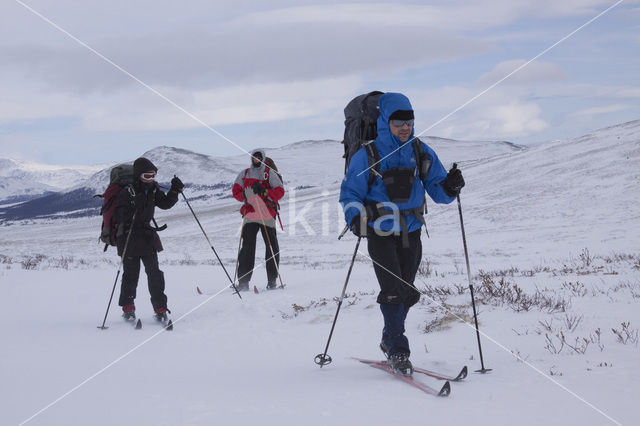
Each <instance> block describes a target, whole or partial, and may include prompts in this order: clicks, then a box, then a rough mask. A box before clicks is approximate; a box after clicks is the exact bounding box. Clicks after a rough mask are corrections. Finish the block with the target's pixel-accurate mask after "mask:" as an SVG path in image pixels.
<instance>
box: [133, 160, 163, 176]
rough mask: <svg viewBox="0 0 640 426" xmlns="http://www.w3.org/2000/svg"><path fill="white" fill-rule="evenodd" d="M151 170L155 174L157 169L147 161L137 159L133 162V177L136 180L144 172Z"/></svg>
mask: <svg viewBox="0 0 640 426" xmlns="http://www.w3.org/2000/svg"><path fill="white" fill-rule="evenodd" d="M151 170H153V171H154V172H157V171H158V168H157V167H156V166H154V165H153V163H152V162H151V161H149V160H147V159H146V158H144V157H140V158H137V159H136V161H134V162H133V176H134V177H135V178H136V179H138V178H139V177H140V175H141V174H143V173H144V172H148V171H151Z"/></svg>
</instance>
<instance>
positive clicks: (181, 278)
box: [0, 121, 640, 425]
mask: <svg viewBox="0 0 640 426" xmlns="http://www.w3.org/2000/svg"><path fill="white" fill-rule="evenodd" d="M434 146H435V148H436V150H437V151H438V152H439V154H440V156H441V158H442V160H443V162H445V163H446V165H450V164H451V163H453V162H454V161H457V162H458V163H459V164H460V168H461V169H462V170H463V172H464V175H465V179H466V181H467V187H466V188H465V189H464V191H463V194H462V197H461V198H462V203H463V209H464V210H463V212H464V219H465V227H466V231H467V240H468V245H469V249H470V260H471V269H472V274H473V281H474V287H475V290H476V299H477V302H478V308H479V311H480V329H481V331H482V332H483V333H484V335H483V337H482V344H483V351H484V360H485V365H486V366H487V367H489V368H493V371H492V372H491V373H489V374H486V375H480V374H477V373H473V372H472V373H470V375H469V377H468V378H467V379H466V380H465V381H464V382H457V383H452V393H451V396H450V397H448V398H435V397H430V396H428V395H425V394H423V393H421V392H419V391H418V390H416V389H415V388H412V387H410V386H408V385H406V384H404V383H402V382H400V381H398V380H396V379H394V378H392V377H390V376H388V375H386V374H384V373H382V372H380V371H378V370H375V369H373V368H370V367H367V366H365V365H363V364H360V363H357V362H356V361H354V360H352V359H350V357H353V356H356V357H362V358H372V359H378V358H380V357H381V354H380V353H379V350H378V348H377V345H378V342H379V339H380V329H381V325H382V318H381V315H380V313H379V309H378V306H377V304H376V303H375V297H376V291H377V283H376V281H375V277H374V274H373V270H372V267H371V262H370V260H369V259H368V257H367V250H366V242H365V243H364V244H363V245H361V248H360V253H359V255H358V257H357V262H356V265H355V267H354V271H353V274H352V277H351V281H350V283H349V286H348V289H347V292H348V297H347V298H346V299H345V302H344V304H343V307H342V310H341V313H340V317H339V318H338V323H337V326H336V331H335V333H334V336H333V340H332V342H331V346H330V347H329V351H328V352H329V354H330V355H331V356H332V358H333V363H332V364H330V365H328V366H326V367H324V368H322V369H320V368H319V367H318V366H317V365H315V364H314V362H313V359H314V357H315V355H316V354H318V353H322V352H323V350H324V347H325V344H326V341H327V337H328V334H329V330H330V327H331V322H332V320H333V317H334V314H335V309H336V303H335V298H337V297H339V295H340V292H341V290H342V286H343V284H344V279H345V275H346V271H347V268H348V263H349V260H350V258H351V255H352V253H353V250H354V247H355V238H354V237H353V236H351V235H349V236H347V237H345V238H344V239H343V240H342V241H339V242H338V241H337V240H336V235H337V234H338V233H339V231H340V229H341V227H342V225H343V224H342V223H341V221H340V218H339V216H338V208H337V206H336V205H337V196H338V191H339V181H340V179H341V176H342V168H343V162H342V159H341V158H340V157H341V149H342V148H341V146H340V145H338V144H335V145H332V144H329V143H328V142H327V143H326V144H321V145H318V144H315V145H314V144H313V143H308V144H300V145H298V146H296V147H295V149H291V148H290V149H289V150H282V151H278V150H274V151H273V152H271V154H273V156H274V158H275V159H276V161H277V162H278V165H279V167H280V168H281V169H282V171H283V173H284V174H285V181H286V182H287V187H288V188H289V189H292V188H295V187H302V188H299V189H297V190H295V191H290V192H289V198H288V200H285V201H284V202H283V203H282V207H283V210H282V216H283V222H284V224H285V228H286V230H285V232H281V233H280V246H281V249H282V256H281V257H282V264H281V274H282V277H283V280H284V282H285V284H286V286H287V287H286V289H285V290H284V291H280V290H279V291H273V292H266V291H261V292H260V294H254V293H253V292H251V293H243V299H242V300H239V299H238V297H237V296H235V295H233V294H232V293H231V292H230V291H229V290H226V289H225V287H226V285H227V281H226V276H225V274H224V272H223V271H222V269H221V268H220V266H219V265H217V264H216V262H214V261H213V259H214V256H213V253H212V252H211V249H210V248H209V247H208V245H207V242H206V240H205V239H204V237H203V236H202V234H201V232H200V230H199V228H198V226H197V224H196V223H195V221H194V220H193V217H192V216H191V213H190V212H189V210H188V209H187V208H186V206H185V203H184V202H183V201H181V202H180V203H179V205H178V206H176V207H175V208H174V209H172V210H170V211H167V212H158V214H157V219H158V222H159V223H167V224H168V225H169V228H168V230H167V231H165V232H163V233H162V234H161V238H162V239H163V243H164V246H165V251H164V252H162V253H161V254H160V258H161V261H162V264H163V270H164V271H165V276H166V281H167V294H168V296H169V306H170V308H171V310H172V311H173V320H174V323H175V330H173V331H171V332H163V331H162V329H161V328H160V327H159V326H158V325H156V324H154V323H153V322H152V319H151V307H150V304H149V302H148V292H147V290H146V285H145V284H144V283H145V277H144V274H143V275H142V277H141V284H140V286H139V288H138V299H137V306H138V313H139V316H141V318H142V321H143V323H144V325H143V329H142V330H138V331H136V330H133V329H132V327H131V326H129V325H128V324H126V323H124V322H123V321H122V320H121V319H120V318H119V315H120V313H119V310H118V307H117V306H113V305H112V308H111V311H110V314H109V317H108V319H107V324H108V325H109V326H110V328H109V329H108V330H105V331H101V330H98V329H96V326H97V325H99V324H101V323H102V319H103V316H104V311H105V308H106V304H107V301H108V298H109V294H110V291H111V287H112V285H113V282H114V278H115V275H116V270H117V257H116V256H115V254H114V252H113V251H112V250H111V249H110V250H109V251H108V252H107V253H106V254H105V253H103V252H102V250H101V247H100V245H99V244H97V242H96V240H97V234H98V231H99V218H84V219H76V220H65V219H60V220H53V221H52V220H49V221H35V222H30V223H24V224H12V225H8V226H2V227H0V286H1V288H2V294H3V297H2V301H1V302H0V303H1V304H2V306H0V319H1V320H2V323H3V327H2V331H0V339H1V341H2V345H0V380H1V381H2V383H3V386H2V387H1V388H0V423H2V424H20V423H22V422H25V421H27V424H30V425H31V424H33V425H39V424H41V425H70V424H73V425H89V424H90V425H113V424H145V425H147V424H148V425H176V424H186V425H209V424H229V423H233V424H238V425H251V424H260V425H298V424H305V425H326V424H340V425H342V424H365V425H379V424H389V423H393V424H402V423H414V424H452V425H458V424H478V425H513V424H519V425H538V424H545V425H556V424H557V425H567V424H580V425H601V424H616V423H619V424H625V425H633V424H638V419H639V418H640V417H639V415H638V410H637V408H635V407H634V403H635V402H636V400H637V395H638V394H639V392H640V373H639V372H638V369H637V366H638V359H639V356H640V347H639V346H638V328H639V327H640V310H639V309H638V305H639V303H640V251H639V250H638V241H639V240H640V226H638V224H639V223H640V220H639V219H640V217H639V216H640V211H639V210H640V209H639V208H638V205H639V201H640V192H639V191H638V187H639V186H638V184H639V183H640V168H639V167H638V164H640V122H638V121H636V122H631V123H626V124H623V125H620V126H616V127H613V128H609V129H603V130H601V131H598V132H596V133H594V134H593V135H587V136H584V137H581V138H577V139H573V140H563V141H554V142H550V143H546V144H543V145H540V146H537V147H533V148H529V149H526V150H520V149H510V150H502V151H500V152H496V151H495V145H490V144H486V149H483V145H482V144H472V145H466V144H460V145H456V144H455V143H454V142H447V141H440V142H439V144H438V142H435V143H434ZM279 155H280V156H279ZM233 161H234V162H231V161H230V162H228V164H232V165H235V164H236V161H237V164H241V160H240V157H238V158H237V159H235V160H233ZM173 172H174V171H171V173H173ZM161 173H162V169H161ZM308 176H314V177H315V176H324V178H318V179H315V180H316V181H315V182H311V183H310V182H307V180H308V179H307V177H308ZM304 186H312V187H311V188H304ZM292 193H294V194H295V195H293V196H292ZM187 196H189V194H187ZM292 199H295V203H294V202H292V201H291V200H292ZM429 207H430V212H429V215H428V216H427V222H428V224H429V232H430V238H429V239H427V238H426V236H424V237H423V245H424V257H423V263H422V268H421V272H420V275H419V277H418V279H417V281H416V285H417V286H418V287H419V288H421V289H422V290H423V292H424V296H423V298H422V300H421V303H420V304H419V305H417V306H416V308H415V309H413V310H412V311H411V313H410V314H409V317H408V320H407V334H408V337H409V340H410V342H411V345H412V351H413V352H412V360H413V362H414V364H416V365H418V366H422V367H425V368H430V369H434V370H440V371H446V372H450V373H454V372H457V370H459V369H460V368H461V367H462V366H463V365H465V364H466V365H468V366H469V369H470V370H471V371H472V370H475V369H478V368H480V362H479V360H478V350H477V342H476V335H475V330H474V329H473V327H472V326H470V325H469V322H471V319H472V312H471V307H470V296H469V292H468V288H467V287H468V282H467V275H466V270H465V264H464V253H463V250H462V242H461V235H460V225H459V219H458V210H457V205H455V204H451V205H447V206H434V205H433V203H430V204H429ZM194 208H195V209H196V213H197V214H198V215H199V218H200V220H201V222H202V224H203V226H204V228H205V229H206V230H207V232H208V234H209V237H210V238H211V241H212V242H213V244H214V245H215V247H216V249H217V250H218V252H219V254H220V255H221V257H222V259H223V262H224V264H225V266H226V267H227V268H228V270H229V271H230V272H231V273H233V267H234V261H235V255H236V250H237V244H238V226H239V222H240V220H239V215H238V214H237V209H238V205H237V203H236V202H235V201H233V200H230V199H227V200H215V201H210V202H205V201H202V202H199V203H194ZM305 209H307V210H305ZM310 233H313V234H312V235H310ZM263 249H264V248H263V246H262V245H261V242H259V243H258V256H257V260H258V261H259V260H260V259H261V258H262V256H261V255H262V251H263ZM257 265H259V266H258V267H257V269H256V271H255V273H254V278H253V280H252V283H251V284H252V285H253V284H255V285H256V286H257V287H258V288H259V289H260V290H263V288H264V285H265V284H266V277H265V275H266V274H265V270H264V266H263V265H262V264H260V263H257ZM196 286H199V287H200V288H201V289H202V290H203V291H204V292H205V294H204V295H199V294H197V292H196ZM117 292H118V290H116V297H117ZM116 304H117V303H116ZM465 321H466V322H465ZM613 330H615V331H616V332H614V331H613ZM572 347H573V348H572ZM419 379H420V380H423V381H425V383H427V384H430V385H432V386H434V387H438V385H439V384H441V383H440V382H437V381H436V380H434V379H429V378H426V377H425V378H422V377H419Z"/></svg>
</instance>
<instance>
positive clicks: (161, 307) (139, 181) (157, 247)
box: [115, 157, 184, 320]
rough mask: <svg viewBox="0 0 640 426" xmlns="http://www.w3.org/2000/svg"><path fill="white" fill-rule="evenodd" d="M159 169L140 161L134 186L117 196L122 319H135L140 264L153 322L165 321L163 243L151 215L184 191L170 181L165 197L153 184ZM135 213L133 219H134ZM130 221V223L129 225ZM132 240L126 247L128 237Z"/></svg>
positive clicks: (134, 173)
mask: <svg viewBox="0 0 640 426" xmlns="http://www.w3.org/2000/svg"><path fill="white" fill-rule="evenodd" d="M157 171H158V168H157V167H156V166H154V165H153V163H152V162H151V161H149V160H148V159H146V158H144V157H140V158H138V159H136V160H135V162H134V163H133V177H134V183H133V185H129V186H127V187H125V188H123V189H122V190H121V191H120V193H119V194H118V199H117V204H116V212H115V214H116V223H118V230H117V234H116V235H117V237H116V242H117V246H118V255H119V256H122V255H123V254H124V255H125V257H124V259H123V262H122V264H123V270H124V272H123V274H122V286H121V288H120V302H119V304H120V306H122V311H123V317H124V318H125V319H134V318H135V309H136V307H135V304H134V300H135V298H136V288H137V286H138V277H139V276H140V261H142V263H143V264H144V269H145V272H146V273H147V281H148V284H149V294H150V295H151V304H152V306H153V309H154V312H155V315H156V319H158V320H167V312H169V310H168V309H167V296H166V295H165V294H164V285H165V283H164V274H163V272H162V271H161V270H160V268H159V267H158V252H160V251H162V243H161V242H160V237H159V236H158V232H157V228H156V227H154V226H152V223H153V224H154V225H155V222H154V220H153V215H154V211H155V207H156V206H157V207H159V208H161V209H163V210H167V209H170V208H171V207H173V206H174V205H175V204H176V203H177V202H178V194H179V193H180V192H182V189H183V188H184V185H183V183H182V182H181V181H180V179H179V178H177V177H174V178H173V179H172V180H171V189H170V190H169V191H168V192H167V193H166V194H165V193H164V192H162V190H161V189H160V188H159V186H158V184H157V182H156V181H155V177H156V173H157ZM134 213H135V216H134ZM132 221H133V223H132ZM130 229H131V237H130V238H129V243H128V245H127V247H126V253H125V243H126V241H127V235H128V234H129V230H130Z"/></svg>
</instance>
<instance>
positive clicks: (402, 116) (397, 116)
mask: <svg viewBox="0 0 640 426" xmlns="http://www.w3.org/2000/svg"><path fill="white" fill-rule="evenodd" d="M413 118H414V117H413V110H411V109H399V110H397V111H396V112H394V113H393V114H391V115H390V116H389V120H413Z"/></svg>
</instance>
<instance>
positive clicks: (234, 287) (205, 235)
mask: <svg viewBox="0 0 640 426" xmlns="http://www.w3.org/2000/svg"><path fill="white" fill-rule="evenodd" d="M180 193H181V194H182V198H184V201H186V202H187V206H189V210H191V214H192V215H193V217H194V219H195V220H196V222H198V226H199V227H200V230H201V231H202V233H203V234H204V237H205V238H206V239H207V242H208V243H209V247H211V250H213V254H215V255H216V258H217V259H218V262H220V266H222V269H223V270H224V273H225V274H227V278H229V282H230V283H231V287H233V289H234V290H235V292H236V293H237V294H238V297H239V298H240V299H242V296H240V292H239V291H238V289H237V288H236V284H235V283H234V282H233V280H232V279H231V276H229V273H228V272H227V268H225V267H224V265H223V263H222V260H220V256H218V252H217V251H216V249H215V248H213V244H211V240H209V237H208V236H207V233H206V232H204V228H203V227H202V224H201V223H200V220H198V216H196V213H195V212H194V211H193V209H192V208H191V204H189V200H187V197H186V196H185V195H184V193H183V192H180Z"/></svg>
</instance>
